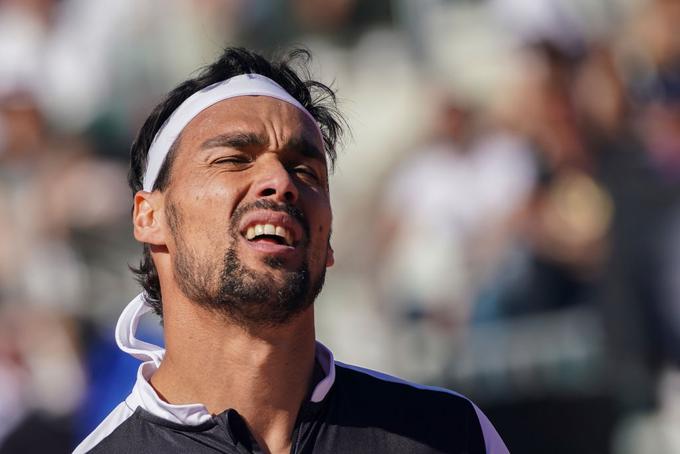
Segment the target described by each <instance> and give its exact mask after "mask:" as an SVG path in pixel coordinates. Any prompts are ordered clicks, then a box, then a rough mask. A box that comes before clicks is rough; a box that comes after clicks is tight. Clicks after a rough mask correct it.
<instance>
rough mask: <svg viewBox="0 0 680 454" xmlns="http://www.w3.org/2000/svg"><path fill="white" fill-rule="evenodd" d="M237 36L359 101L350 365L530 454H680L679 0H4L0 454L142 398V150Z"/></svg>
mask: <svg viewBox="0 0 680 454" xmlns="http://www.w3.org/2000/svg"><path fill="white" fill-rule="evenodd" d="M226 45H243V46H247V47H252V48H254V49H256V50H260V51H263V52H265V53H267V52H269V53H277V52H282V51H284V50H285V49H288V48H290V47H292V46H296V45H303V46H306V47H308V48H309V49H310V50H311V52H312V54H313V55H314V60H313V61H312V69H313V72H314V73H315V74H316V76H317V77H319V78H320V79H321V80H322V81H324V82H326V83H330V84H332V85H333V86H334V87H335V88H336V89H338V91H339V97H340V109H341V110H342V111H343V112H344V113H345V114H346V116H347V120H348V123H349V125H350V127H351V131H352V132H351V136H350V137H348V139H347V140H346V146H345V150H344V151H343V152H341V154H340V158H339V162H338V165H337V170H336V172H335V174H334V175H333V177H332V183H331V186H332V187H331V192H332V197H333V206H334V223H335V224H334V235H333V243H334V249H335V251H336V259H337V260H336V266H335V267H334V268H332V269H331V270H330V272H329V278H328V279H327V284H326V288H325V290H324V292H323V293H322V295H321V297H320V298H319V300H318V302H317V313H318V331H319V338H320V340H321V341H323V342H324V343H326V344H327V345H329V347H331V348H332V349H333V350H334V352H335V354H336V357H337V358H338V359H340V360H342V361H347V362H353V363H358V364H361V365H363V366H366V367H370V368H375V369H380V370H383V371H385V372H388V373H392V374H396V375H400V376H402V377H404V378H407V379H410V380H415V381H419V382H423V383H427V384H433V385H441V386H446V387H450V388H452V389H455V390H457V391H459V392H462V393H464V394H466V395H468V396H469V397H471V398H472V399H474V400H475V401H476V402H477V403H478V404H479V405H480V407H481V408H482V409H484V411H485V412H486V414H487V415H488V416H489V417H490V419H491V420H492V421H493V422H494V424H495V426H496V428H497V429H498V431H499V433H500V434H501V435H502V436H503V438H504V439H505V440H506V443H507V445H508V447H509V449H510V450H511V451H512V452H516V453H545V452H550V453H557V454H559V453H574V452H578V453H598V454H600V453H612V454H633V453H651V452H655V453H656V452H659V453H680V431H678V430H677V427H678V426H680V192H679V191H678V189H680V1H677V0H583V1H579V2H573V1H570V0H541V1H535V2H531V1H521V0H486V1H483V0H478V1H463V0H458V1H454V0H426V1H422V0H379V1H371V2H369V1H358V0H331V1H328V0H325V1H321V0H294V1H290V2H284V1H280V0H251V1H245V0H172V1H168V0H149V1H145V2H137V1H133V0H120V1H116V2H104V1H100V0H97V1H93V0H30V1H26V0H0V62H2V63H1V64H0V453H3V454H4V453H26V452H55V453H58V452H70V450H71V449H73V447H75V445H76V444H77V443H78V442H79V441H80V440H81V439H82V438H83V437H84V436H85V435H86V434H87V433H89V432H90V431H91V430H92V429H93V428H94V427H95V426H96V425H97V424H98V422H99V421H100V420H101V419H102V418H103V417H104V416H105V415H106V414H107V413H108V412H109V411H110V410H111V409H112V408H113V407H114V406H115V405H116V404H117V403H118V402H120V400H122V399H123V398H124V397H125V396H126V395H127V393H128V391H129V389H130V388H131V385H132V383H133V381H134V378H135V373H136V368H137V365H138V363H137V361H136V360H134V359H132V358H130V357H127V356H126V355H125V354H124V353H122V352H120V351H119V350H118V349H117V347H116V346H115V343H114V341H113V326H114V325H115V321H116V318H117V316H118V314H119V312H120V311H121V310H122V308H123V307H124V305H125V304H126V303H127V302H128V301H129V300H130V299H131V298H132V297H133V296H134V295H135V294H136V293H137V292H138V291H139V289H138V288H137V286H136V284H135V282H134V279H133V278H132V275H131V273H130V272H129V271H128V265H130V264H134V263H135V262H136V261H137V260H138V259H139V255H140V254H139V252H141V246H139V245H138V244H136V243H135V242H134V240H133V238H132V235H131V228H130V219H129V217H130V216H129V215H130V209H131V202H132V199H131V194H130V192H129V189H128V188H127V184H126V172H127V153H128V148H129V145H130V144H131V142H132V140H133V138H134V135H135V133H136V130H137V128H138V127H139V126H140V125H141V122H142V121H143V120H144V119H145V117H146V115H147V114H148V113H149V112H150V111H151V109H152V108H153V107H154V105H155V104H156V103H157V102H159V101H160V99H161V97H162V96H163V94H164V93H165V92H167V91H168V90H169V89H171V88H172V86H173V85H174V84H176V83H178V82H180V81H182V80H184V79H185V78H187V77H189V76H190V75H191V74H192V72H193V71H195V70H196V69H197V68H198V67H200V66H201V65H204V64H207V63H209V62H210V61H211V60H212V59H213V58H214V57H215V56H216V55H217V54H218V53H219V51H220V49H221V48H222V47H223V46H226ZM143 330H144V331H145V332H146V335H147V336H148V337H151V338H156V339H158V338H161V337H162V331H161V327H160V324H159V323H158V321H154V320H151V321H150V322H149V324H148V325H147V326H144V327H143Z"/></svg>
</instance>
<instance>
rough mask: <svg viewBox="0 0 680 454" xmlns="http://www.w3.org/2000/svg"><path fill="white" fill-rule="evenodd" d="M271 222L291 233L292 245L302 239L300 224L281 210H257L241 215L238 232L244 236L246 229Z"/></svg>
mask: <svg viewBox="0 0 680 454" xmlns="http://www.w3.org/2000/svg"><path fill="white" fill-rule="evenodd" d="M258 224H261V225H266V224H271V225H273V226H274V227H283V228H284V229H286V230H288V231H289V232H290V233H291V234H292V243H293V244H292V245H293V246H295V245H297V244H298V243H299V241H300V240H301V239H302V232H303V230H302V226H301V225H300V223H299V222H298V221H297V220H296V219H295V218H294V217H292V216H291V215H289V214H287V213H284V212H281V211H270V210H257V211H252V212H250V213H248V214H247V215H245V216H244V217H243V220H242V221H241V226H240V228H239V232H241V235H243V236H244V237H245V235H246V233H247V231H248V229H249V228H250V227H253V226H255V225H258Z"/></svg>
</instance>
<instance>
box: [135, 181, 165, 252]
mask: <svg viewBox="0 0 680 454" xmlns="http://www.w3.org/2000/svg"><path fill="white" fill-rule="evenodd" d="M161 197H162V196H161V194H160V193H159V192H146V191H138V192H137V193H136V194H135V200H134V209H133V211H132V225H133V227H134V235H135V239H136V240H137V241H139V242H140V243H148V244H151V245H156V246H163V245H165V234H164V229H163V226H162V222H161V219H162V213H163V210H162V207H163V204H162V200H161Z"/></svg>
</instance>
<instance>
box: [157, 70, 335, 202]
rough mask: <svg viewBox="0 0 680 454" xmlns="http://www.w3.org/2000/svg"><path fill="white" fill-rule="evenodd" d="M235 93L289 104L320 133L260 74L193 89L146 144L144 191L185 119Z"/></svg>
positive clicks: (295, 103)
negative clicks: (147, 152)
mask: <svg viewBox="0 0 680 454" xmlns="http://www.w3.org/2000/svg"><path fill="white" fill-rule="evenodd" d="M238 96H268V97H270V98H276V99H279V100H281V101H284V102H287V103H288V104H292V105H293V106H295V107H297V108H298V109H300V110H301V111H302V112H304V113H305V114H306V115H307V116H308V117H309V118H310V119H311V120H312V121H313V122H314V125H315V126H316V128H317V132H318V133H319V136H321V130H319V126H318V125H317V123H316V120H315V119H314V117H313V116H312V114H310V113H309V112H308V111H307V109H305V108H304V107H303V106H302V104H300V102H299V101H298V100H297V99H295V98H293V97H292V96H291V95H290V94H289V93H288V92H287V91H286V90H284V89H283V88H282V87H281V86H280V85H279V84H277V83H276V82H274V81H273V80H271V79H269V78H267V77H265V76H262V75H260V74H241V75H239V76H235V77H232V78H230V79H227V80H223V81H221V82H217V83H215V84H212V85H210V86H208V87H206V88H204V89H202V90H200V91H197V92H196V93H194V94H193V95H191V96H189V97H188V98H187V99H186V100H185V101H184V102H183V103H182V104H180V106H179V107H178V108H177V109H175V111H174V112H173V113H172V115H170V117H169V118H168V119H167V120H166V121H165V123H164V124H163V126H161V129H160V130H159V131H158V133H157V134H156V137H155V138H154V139H153V142H152V143H151V146H150V147H149V154H148V157H147V164H146V173H145V174H144V190H145V191H148V192H151V191H152V190H153V185H154V183H155V182H156V178H157V177H158V172H160V170H161V166H162V165H163V162H164V161H165V157H166V156H167V154H168V151H170V147H171V146H172V144H173V143H175V140H177V137H178V136H179V135H180V133H181V132H182V130H183V129H184V128H185V127H186V126H187V125H188V124H189V122H190V121H191V120H192V119H193V118H194V117H196V115H198V114H199V113H201V112H202V111H204V110H205V109H207V108H208V107H210V106H212V105H213V104H216V103H218V102H220V101H224V100H225V99H230V98H236V97H238Z"/></svg>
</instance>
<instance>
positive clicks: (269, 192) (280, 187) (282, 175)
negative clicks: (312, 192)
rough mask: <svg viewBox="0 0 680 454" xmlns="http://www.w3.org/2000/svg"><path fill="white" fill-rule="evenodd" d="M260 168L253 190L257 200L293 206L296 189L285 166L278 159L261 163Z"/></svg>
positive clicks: (296, 194) (295, 199) (296, 195)
mask: <svg viewBox="0 0 680 454" xmlns="http://www.w3.org/2000/svg"><path fill="white" fill-rule="evenodd" d="M260 167H261V169H260V171H259V172H258V176H257V180H256V182H255V188H254V189H255V193H256V195H257V196H258V198H267V199H271V200H274V201H276V202H285V203H289V204H291V205H292V204H295V202H297V200H298V196H299V192H298V188H297V186H296V185H295V181H293V178H292V175H291V174H290V172H289V171H288V169H287V168H286V167H285V165H284V164H283V163H281V162H280V161H279V160H278V159H270V160H267V162H262V163H261V165H260Z"/></svg>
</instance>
